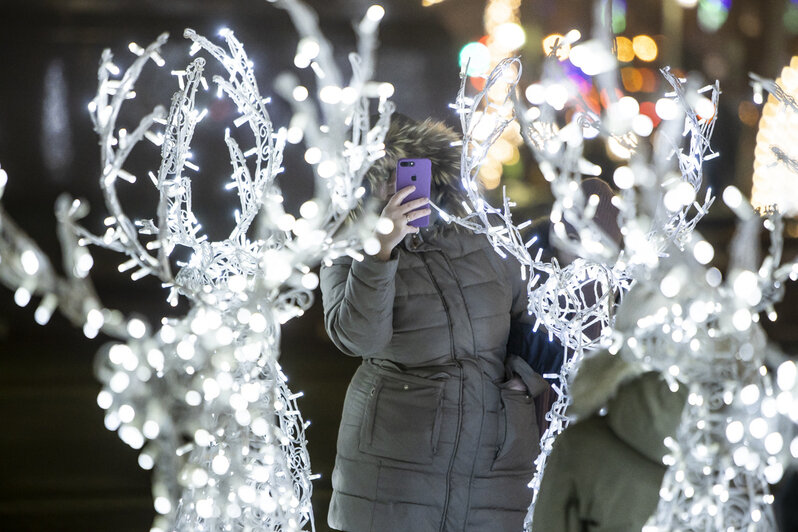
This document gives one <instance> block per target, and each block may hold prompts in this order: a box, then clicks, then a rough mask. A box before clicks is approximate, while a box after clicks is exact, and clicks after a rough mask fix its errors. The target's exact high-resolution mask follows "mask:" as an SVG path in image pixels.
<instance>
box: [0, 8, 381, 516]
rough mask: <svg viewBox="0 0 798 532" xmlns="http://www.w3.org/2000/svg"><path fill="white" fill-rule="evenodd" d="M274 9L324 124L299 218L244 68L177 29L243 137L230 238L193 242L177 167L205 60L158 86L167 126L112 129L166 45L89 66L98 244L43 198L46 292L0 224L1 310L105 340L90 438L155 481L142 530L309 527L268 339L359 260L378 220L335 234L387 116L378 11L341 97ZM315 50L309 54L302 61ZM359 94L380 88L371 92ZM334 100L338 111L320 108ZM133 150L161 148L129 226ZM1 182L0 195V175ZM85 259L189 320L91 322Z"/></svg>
mask: <svg viewBox="0 0 798 532" xmlns="http://www.w3.org/2000/svg"><path fill="white" fill-rule="evenodd" d="M279 6H280V7H282V8H284V9H286V10H288V12H289V14H290V15H291V17H292V19H293V21H294V23H295V25H296V27H297V28H298V30H299V31H300V34H301V35H302V38H303V40H302V41H301V43H300V44H301V48H302V50H301V53H306V54H310V55H313V57H311V58H310V62H309V65H312V66H313V70H314V72H315V73H316V76H317V81H318V82H319V83H318V85H319V87H318V91H317V95H318V97H319V100H320V106H321V110H322V113H323V117H318V116H316V115H315V114H314V115H310V114H308V113H306V114H305V115H302V118H303V119H304V120H306V121H307V120H308V119H310V120H309V122H310V124H311V127H309V128H308V129H306V132H307V133H308V135H307V137H306V141H307V143H308V146H309V147H308V150H316V151H317V153H318V154H319V162H318V166H316V173H317V176H318V179H317V187H316V197H314V198H313V199H311V200H308V201H307V202H306V203H305V204H303V206H302V208H301V209H300V217H298V218H295V217H294V216H292V215H290V214H287V213H286V212H285V211H284V209H283V207H282V195H281V192H280V189H279V187H278V185H277V183H276V181H275V178H276V176H277V175H278V174H280V173H281V172H282V171H283V169H282V152H283V147H284V145H285V142H286V140H287V136H288V131H287V130H286V129H283V128H281V129H277V130H275V129H274V128H273V125H272V121H271V118H270V116H269V113H268V110H267V108H268V99H265V98H263V97H262V96H261V95H260V93H259V90H258V87H257V83H256V81H255V75H254V71H253V65H252V62H251V61H250V60H249V58H248V57H247V55H246V53H245V52H244V49H243V47H242V45H241V43H240V42H239V41H238V40H237V39H236V38H235V36H234V35H233V33H232V32H231V31H229V30H223V31H222V32H221V33H220V35H221V37H222V38H223V39H224V41H225V43H226V45H227V49H224V48H222V47H219V46H217V45H215V44H213V43H211V42H210V41H209V40H207V39H206V38H204V37H202V36H200V35H198V34H196V33H195V32H194V31H192V30H186V32H185V36H186V38H188V39H190V40H191V41H192V45H191V49H190V53H191V55H195V54H197V53H198V52H200V51H203V50H204V51H205V52H207V53H208V54H209V55H210V56H211V57H213V58H214V59H215V60H216V62H217V63H218V64H219V65H221V66H222V67H223V69H224V72H225V75H223V76H222V75H219V76H215V77H214V78H213V82H214V83H215V84H216V86H217V88H218V91H217V93H218V95H219V96H223V95H224V96H227V97H229V98H230V99H231V100H232V101H233V103H234V104H235V105H236V107H237V110H238V114H239V116H238V118H236V119H235V120H234V124H233V125H234V126H235V128H239V127H242V126H244V125H245V124H246V125H247V126H248V128H249V130H250V131H251V133H252V136H253V139H254V145H253V146H252V147H251V148H243V147H241V146H240V145H239V143H238V141H236V140H235V136H234V133H233V132H231V130H230V129H228V130H227V131H226V132H225V143H226V145H227V148H228V151H229V154H230V161H231V164H232V168H233V170H232V174H231V181H230V183H229V184H228V186H227V187H226V188H227V189H228V190H234V191H235V192H236V193H237V194H238V197H239V200H240V209H239V210H238V211H237V212H236V213H235V214H236V216H235V222H236V223H235V226H234V227H233V230H232V231H231V233H230V235H229V237H228V238H226V239H225V240H223V241H219V242H211V241H209V240H208V239H207V237H206V236H205V235H204V234H203V232H202V226H201V225H200V223H199V221H198V220H197V219H196V217H195V216H194V214H193V212H192V194H191V182H192V179H191V175H192V173H193V172H198V171H199V168H198V167H197V166H196V165H195V164H194V163H193V162H192V161H191V152H190V144H191V140H192V137H193V133H194V129H195V127H196V126H197V125H198V124H199V123H200V122H201V120H202V118H203V117H204V116H205V112H204V111H202V110H199V109H198V108H197V105H196V102H197V97H198V95H199V94H201V93H202V92H204V91H201V90H200V89H205V90H207V89H208V83H207V81H206V80H205V77H204V71H205V67H206V60H205V59H204V58H202V57H198V58H196V59H194V60H193V61H192V62H191V63H190V64H189V65H188V66H187V67H186V68H185V69H184V70H176V71H173V72H172V73H173V75H175V76H176V77H177V79H178V82H179V85H180V90H179V91H178V92H177V93H175V95H174V97H173V98H172V103H171V106H170V109H169V112H168V113H167V112H166V111H165V109H164V108H162V107H156V108H155V109H154V111H153V112H152V113H150V114H149V115H147V116H145V117H144V118H143V119H142V120H141V122H140V123H139V125H138V127H136V129H135V130H134V131H132V132H128V131H126V130H124V129H117V126H116V120H117V116H118V115H119V112H120V109H121V107H122V105H123V103H124V102H125V101H126V100H128V99H130V98H132V97H134V96H135V92H134V90H133V89H134V85H135V83H136V81H137V79H138V77H139V75H140V73H141V71H142V69H143V67H144V66H145V63H147V62H148V61H150V60H152V61H153V62H155V63H157V64H158V65H159V66H162V65H163V64H164V61H163V59H162V57H161V53H160V49H161V47H162V46H163V45H164V44H165V42H166V39H167V37H166V35H162V36H160V37H159V38H158V39H157V40H156V41H155V42H154V43H152V44H151V45H149V46H148V47H146V48H142V47H140V46H138V45H137V44H135V43H131V44H130V46H129V48H130V50H131V52H133V53H134V54H135V55H136V56H137V58H136V59H135V60H134V61H133V63H132V65H131V66H130V67H129V68H128V69H127V70H125V71H124V72H122V71H121V70H120V69H119V68H118V67H117V66H116V65H115V64H114V63H113V57H112V55H111V53H110V51H108V50H106V51H105V52H104V53H103V58H102V61H101V64H100V69H99V74H98V77H99V85H98V91H97V96H96V97H95V98H94V99H93V100H92V102H91V103H90V104H89V112H90V114H91V118H92V121H93V123H94V126H95V130H96V132H97V134H98V135H99V137H100V146H101V164H102V168H103V171H102V176H101V178H100V187H101V189H102V191H103V194H104V198H105V202H106V206H107V208H108V209H109V211H110V216H108V217H107V218H106V220H105V225H106V226H107V230H106V232H105V233H104V234H103V235H95V234H92V233H90V232H89V231H88V230H86V229H84V228H83V227H81V226H80V225H79V224H78V221H79V219H80V218H81V217H83V216H85V214H86V211H87V209H86V206H85V205H83V204H82V203H80V202H78V201H77V200H75V201H71V200H69V199H66V198H62V199H60V200H59V203H58V207H57V215H58V220H59V236H60V237H61V243H62V248H63V250H64V255H65V263H66V264H67V272H68V278H61V277H59V276H58V275H57V274H56V273H55V272H54V270H53V268H52V267H51V266H50V263H49V261H48V259H47V258H46V256H45V255H44V254H43V253H42V252H41V251H40V250H39V249H38V247H37V246H36V245H35V243H34V242H33V241H31V240H30V239H29V238H28V237H27V236H26V235H25V234H24V233H23V232H22V231H21V230H19V229H18V228H17V227H16V225H15V224H14V223H13V221H12V220H10V219H9V218H8V216H7V215H6V214H5V212H4V211H2V210H0V257H2V260H1V261H0V280H2V282H3V283H4V284H6V285H8V286H11V287H13V288H15V289H16V290H17V292H16V296H15V299H16V301H17V302H18V303H19V304H20V305H22V306H24V305H26V304H27V303H28V301H29V300H30V298H31V296H32V295H39V296H42V302H41V304H40V306H39V308H38V309H37V311H36V319H37V321H38V322H39V323H46V322H47V320H48V319H49V317H50V315H51V314H52V312H53V311H54V310H55V308H56V307H59V308H60V310H61V311H62V312H64V314H65V315H67V317H68V318H69V319H70V320H71V321H72V322H73V323H75V324H76V325H79V326H82V327H83V330H84V332H85V334H86V335H87V336H88V337H90V338H91V337H94V336H96V335H97V334H98V332H100V331H103V332H105V333H106V334H109V335H110V336H112V337H115V338H118V339H120V340H122V342H121V343H115V344H113V345H111V346H109V347H107V348H104V349H103V350H102V351H101V352H100V354H99V355H98V358H97V376H98V377H99V379H100V380H101V381H102V382H103V384H104V386H103V390H102V391H101V392H100V394H99V395H98V397H97V402H98V404H99V405H100V406H101V407H102V408H103V409H105V410H106V415H105V425H106V427H107V428H108V429H109V430H115V431H117V432H118V434H119V437H120V438H121V439H122V440H123V441H124V442H125V443H127V444H128V445H130V446H131V447H133V448H134V449H141V454H140V456H139V464H140V465H141V467H143V468H145V469H154V473H153V506H154V509H155V511H156V512H157V514H159V515H160V517H158V518H156V520H155V523H154V525H153V528H152V530H153V531H154V532H155V531H165V530H185V531H198V530H240V529H257V530H285V531H290V530H303V529H305V528H306V527H307V526H310V527H311V529H315V525H314V522H313V512H312V507H311V503H310V495H311V491H312V487H311V480H312V479H313V478H314V476H313V475H312V474H311V472H310V461H309V457H308V453H307V448H306V440H305V428H306V427H307V423H306V422H304V421H303V419H302V416H301V414H300V412H299V410H298V408H297V404H296V400H297V399H298V398H299V397H300V396H301V395H302V394H301V393H292V392H291V390H290V389H289V388H288V386H287V384H286V380H287V379H286V377H285V375H284V374H283V373H282V371H281V370H280V366H279V365H278V363H277V358H278V355H279V352H278V349H279V336H280V327H281V324H282V323H284V322H286V321H287V320H289V319H291V318H292V317H294V316H298V315H301V314H302V313H303V311H304V310H305V309H306V308H307V307H308V306H309V305H310V304H311V302H312V290H313V289H314V288H315V287H316V286H317V285H318V277H317V276H316V275H315V274H314V273H312V272H311V267H312V266H313V265H314V264H317V263H318V262H319V261H320V260H331V259H332V258H335V257H336V256H339V255H341V254H344V253H347V254H351V255H353V256H359V252H358V251H357V250H358V249H360V248H362V247H364V245H365V246H366V247H368V240H369V238H370V236H369V235H370V229H369V227H368V224H372V225H373V223H374V221H375V219H376V215H374V214H373V213H365V215H364V220H365V222H364V224H363V225H361V226H359V225H354V226H352V227H347V228H343V227H342V225H343V223H344V221H345V220H346V217H347V215H348V213H349V211H350V210H351V209H352V208H353V207H355V205H356V204H357V203H358V202H359V198H360V197H361V195H362V193H363V188H362V186H361V181H362V178H363V175H364V174H365V172H366V170H367V169H368V167H369V166H370V164H371V162H372V161H373V160H375V159H376V158H378V157H380V156H381V155H382V153H383V148H384V147H383V144H382V140H383V138H384V136H385V133H386V132H387V126H388V120H389V116H390V113H391V112H392V110H393V107H392V104H391V103H390V102H389V101H388V100H387V98H388V97H389V96H390V94H387V93H386V91H385V90H384V85H385V84H377V83H375V82H372V81H371V79H370V78H371V75H372V73H373V62H374V58H373V55H374V45H375V41H376V38H375V33H376V30H377V24H378V22H379V20H380V18H381V17H382V13H384V11H383V10H382V8H381V7H379V6H372V8H371V9H369V11H368V13H367V15H366V17H365V18H364V19H363V21H362V22H361V24H360V25H359V26H358V28H357V32H358V36H359V50H358V52H359V54H352V55H351V56H350V59H351V63H352V67H353V75H352V79H351V81H350V83H349V84H348V85H347V86H345V87H342V86H341V85H342V82H340V80H341V79H342V76H341V73H340V72H339V70H338V69H337V67H336V65H335V63H334V61H333V59H332V50H331V46H330V44H329V43H328V42H327V41H326V39H325V38H324V36H323V35H322V34H321V32H320V31H319V29H318V25H317V21H316V17H315V14H313V13H312V11H310V10H309V9H308V8H307V7H306V6H305V5H304V4H302V3H301V2H298V1H286V2H279ZM303 43H304V44H303ZM314 47H315V48H316V53H315V54H312V53H310V52H308V50H309V49H311V48H314ZM311 52H312V50H311ZM322 80H323V82H322ZM374 86H376V87H377V88H378V89H380V88H382V90H377V91H376V92H375V91H374V90H372V89H373V87H374ZM291 88H292V89H293V90H294V91H296V89H297V88H298V87H291ZM336 91H337V93H338V94H341V95H343V97H341V98H331V97H330V96H329V95H330V93H331V92H336ZM370 97H375V98H379V104H378V106H379V110H380V115H381V116H380V119H379V121H378V123H377V124H376V125H374V126H373V127H370V125H369V118H368V117H369V112H368V99H369V98H370ZM297 115H299V113H297V114H296V115H295V117H296V116H297ZM306 123H308V122H306ZM160 126H163V130H162V131H161V130H159V129H160ZM145 138H146V139H148V140H150V141H152V142H153V143H155V144H156V145H158V146H160V149H161V164H160V167H159V169H158V171H157V173H155V172H153V173H150V176H149V177H150V180H151V181H152V183H153V184H154V185H155V187H156V189H157V190H158V192H159V202H158V206H157V209H156V216H155V217H153V218H152V219H141V220H135V221H132V220H131V219H130V218H129V217H128V216H127V215H126V213H125V212H124V210H123V209H122V207H121V203H120V201H119V195H118V191H117V184H118V181H119V179H123V180H125V181H128V182H131V183H133V182H136V180H137V179H136V176H134V175H133V174H131V173H130V172H128V171H127V170H125V168H124V167H125V163H126V161H127V157H128V156H129V154H130V153H131V150H132V149H133V147H134V146H136V145H137V144H138V143H139V142H140V141H141V140H143V139H145ZM0 177H1V178H2V185H3V186H4V185H5V181H6V179H7V175H6V174H5V171H2V174H0ZM253 233H256V236H255V238H254V239H252V236H251V235H252V234H253ZM88 244H92V245H97V246H101V247H105V248H108V249H111V250H113V251H117V252H119V253H123V254H125V255H126V256H127V260H126V261H125V262H123V263H122V264H121V265H120V267H119V270H120V271H121V272H125V271H132V274H131V278H132V279H133V280H137V279H140V278H142V277H144V276H146V275H153V276H156V277H158V278H159V279H160V280H161V281H162V283H163V285H164V286H165V287H167V288H169V289H170V293H169V296H168V300H169V301H170V302H171V303H172V304H173V305H174V304H176V303H177V298H178V297H179V295H183V296H185V297H187V298H188V299H189V301H190V302H191V310H190V311H189V313H188V314H187V315H186V316H185V317H183V318H180V319H167V318H164V319H163V320H162V322H161V324H160V326H159V327H158V328H157V329H151V328H150V326H148V325H147V324H146V323H145V322H144V321H143V320H142V319H140V318H136V317H132V318H129V317H126V316H124V315H123V314H122V313H120V312H118V311H114V310H111V309H107V308H105V307H103V305H102V304H101V303H100V301H99V299H98V298H97V297H96V295H95V294H94V290H93V288H92V285H91V282H90V277H89V273H90V270H91V266H92V263H93V261H92V259H91V255H90V254H89V253H88V250H87V249H86V247H85V246H86V245H88ZM178 246H180V247H184V248H188V249H189V250H190V251H191V255H190V258H189V259H188V261H187V262H186V263H177V266H178V270H177V273H176V274H173V272H172V268H173V263H172V261H171V260H170V255H171V253H172V252H173V250H174V249H175V248H176V247H178Z"/></svg>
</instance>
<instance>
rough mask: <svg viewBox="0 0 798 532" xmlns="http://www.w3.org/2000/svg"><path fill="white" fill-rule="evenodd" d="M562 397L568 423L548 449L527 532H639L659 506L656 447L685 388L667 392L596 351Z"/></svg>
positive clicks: (655, 380) (671, 431)
mask: <svg viewBox="0 0 798 532" xmlns="http://www.w3.org/2000/svg"><path fill="white" fill-rule="evenodd" d="M570 390H571V397H572V398H573V404H572V405H571V407H570V408H569V411H568V413H569V414H571V415H573V416H575V417H576V422H575V423H573V424H571V425H569V426H568V428H567V429H565V431H563V433H562V434H560V435H559V436H558V437H557V439H556V440H555V441H554V446H553V447H552V451H551V455H549V459H548V461H547V464H546V469H545V472H544V474H543V479H542V481H541V484H540V492H539V495H538V499H537V502H536V503H535V513H534V516H533V517H534V519H533V521H532V525H533V530H536V531H537V530H540V531H544V532H548V531H557V532H588V531H589V532H617V531H621V530H623V531H632V530H640V529H641V528H642V527H643V525H645V523H646V521H647V520H648V518H649V517H650V516H651V514H653V513H654V510H656V508H657V503H658V502H659V490H660V485H661V484H662V478H663V477H664V475H665V471H666V470H667V467H666V466H665V465H664V464H663V463H662V458H663V457H664V456H665V454H666V453H667V448H666V447H665V444H664V443H663V442H664V440H665V438H667V437H668V436H670V437H673V436H674V435H675V433H676V429H677V428H678V426H679V423H680V421H681V417H682V409H683V408H684V404H685V401H686V399H687V387H686V386H680V387H679V389H678V390H677V391H676V392H672V391H671V390H670V388H669V386H668V383H666V382H665V380H664V379H663V378H662V376H661V375H660V374H659V373H657V372H653V371H650V372H646V373H641V372H640V370H639V368H638V367H637V366H635V365H633V364H631V363H628V362H625V361H624V360H623V359H621V357H620V355H616V356H612V355H610V354H608V353H607V352H606V351H604V352H601V353H597V354H595V355H593V356H592V357H590V358H587V359H585V360H584V361H583V362H582V364H581V365H580V368H579V372H578V373H577V375H576V378H575V379H574V382H573V384H572V386H571V389H570ZM604 409H606V410H604Z"/></svg>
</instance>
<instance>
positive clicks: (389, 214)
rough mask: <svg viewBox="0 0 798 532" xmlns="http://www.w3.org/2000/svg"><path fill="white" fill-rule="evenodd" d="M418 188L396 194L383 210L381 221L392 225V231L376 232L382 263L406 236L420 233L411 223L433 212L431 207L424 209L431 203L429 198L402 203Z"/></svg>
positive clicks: (406, 188) (405, 188)
mask: <svg viewBox="0 0 798 532" xmlns="http://www.w3.org/2000/svg"><path fill="white" fill-rule="evenodd" d="M415 189H416V187H414V186H412V185H411V186H409V187H404V188H402V189H400V190H398V191H396V194H394V195H393V196H391V198H390V199H389V200H388V203H387V204H386V205H385V208H384V209H382V214H381V215H380V219H382V218H385V219H387V220H390V221H391V223H392V227H391V231H390V232H389V233H381V232H380V231H376V232H375V236H376V237H377V240H379V242H380V251H379V253H377V255H376V258H377V259H378V260H381V261H387V260H389V259H390V258H391V251H393V248H395V247H396V245H397V244H398V243H399V242H401V241H402V239H403V238H404V237H405V235H407V234H410V233H418V231H419V228H418V227H413V226H412V225H410V222H412V221H413V220H416V219H418V218H423V217H424V216H429V214H430V213H431V210H430V209H429V207H427V208H421V207H424V206H425V205H427V204H428V203H429V198H418V199H415V200H412V201H409V202H407V203H405V204H402V201H404V199H405V198H406V197H407V196H409V195H410V194H411V193H412V192H413V191H414V190H415Z"/></svg>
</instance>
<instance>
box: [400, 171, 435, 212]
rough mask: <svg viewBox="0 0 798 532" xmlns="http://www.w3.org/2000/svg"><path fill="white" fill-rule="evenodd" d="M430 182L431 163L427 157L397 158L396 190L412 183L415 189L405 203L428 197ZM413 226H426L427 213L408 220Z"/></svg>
mask: <svg viewBox="0 0 798 532" xmlns="http://www.w3.org/2000/svg"><path fill="white" fill-rule="evenodd" d="M431 182H432V163H431V162H430V160H429V159H399V161H398V162H397V163H396V190H402V189H403V188H405V187H408V186H410V185H414V186H415V187H416V189H415V190H414V191H413V192H412V193H411V194H410V195H409V196H408V197H406V198H405V200H404V201H403V202H402V203H407V202H408V201H412V200H414V199H418V198H429V192H430V184H431ZM410 225H412V226H413V227H427V226H428V225H429V215H427V216H424V217H423V218H417V219H415V220H413V221H412V222H410Z"/></svg>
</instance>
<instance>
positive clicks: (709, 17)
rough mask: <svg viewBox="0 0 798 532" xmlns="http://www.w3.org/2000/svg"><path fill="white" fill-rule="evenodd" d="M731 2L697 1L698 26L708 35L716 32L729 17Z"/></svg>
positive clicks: (723, 0)
mask: <svg viewBox="0 0 798 532" xmlns="http://www.w3.org/2000/svg"><path fill="white" fill-rule="evenodd" d="M730 7H731V0H699V2H698V26H699V27H700V28H701V29H702V30H704V31H708V32H710V33H712V32H715V31H718V30H719V29H720V27H721V26H723V24H724V23H725V22H726V19H727V18H728V17H729V8H730Z"/></svg>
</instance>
